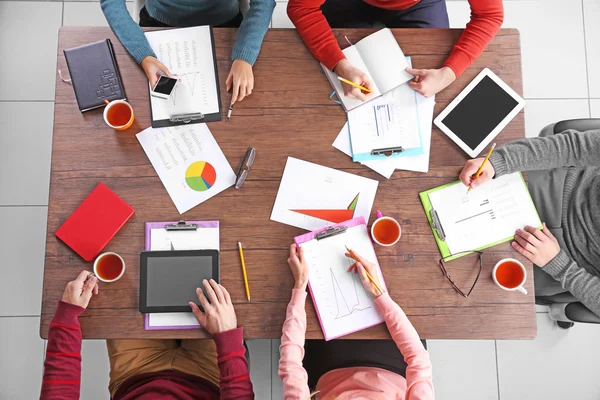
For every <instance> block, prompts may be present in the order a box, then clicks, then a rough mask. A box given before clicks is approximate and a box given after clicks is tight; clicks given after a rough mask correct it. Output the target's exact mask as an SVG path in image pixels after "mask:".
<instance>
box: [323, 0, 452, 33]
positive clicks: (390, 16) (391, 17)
mask: <svg viewBox="0 0 600 400" xmlns="http://www.w3.org/2000/svg"><path fill="white" fill-rule="evenodd" d="M321 11H322V12H323V15H324V16H325V18H327V22H329V25H330V26H331V27H332V28H372V27H377V26H380V25H384V26H386V27H388V28H449V27H450V24H449V22H448V11H447V10H446V1H445V0H421V1H420V2H418V3H417V4H415V5H414V6H412V7H409V8H407V9H405V10H386V9H384V8H378V7H375V6H372V5H370V4H367V3H365V2H364V1H362V0H326V1H325V3H323V5H322V6H321Z"/></svg>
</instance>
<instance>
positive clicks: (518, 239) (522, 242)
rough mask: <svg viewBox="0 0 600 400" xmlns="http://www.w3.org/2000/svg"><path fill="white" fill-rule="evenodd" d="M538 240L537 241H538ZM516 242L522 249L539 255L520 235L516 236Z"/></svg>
mask: <svg viewBox="0 0 600 400" xmlns="http://www.w3.org/2000/svg"><path fill="white" fill-rule="evenodd" d="M536 240H537V239H536ZM515 241H516V242H517V243H518V244H520V245H521V247H522V248H523V249H525V250H527V251H528V252H529V253H531V254H535V253H537V249H536V248H535V246H534V245H532V244H531V243H530V242H528V241H527V240H525V239H524V238H522V237H521V236H520V235H515Z"/></svg>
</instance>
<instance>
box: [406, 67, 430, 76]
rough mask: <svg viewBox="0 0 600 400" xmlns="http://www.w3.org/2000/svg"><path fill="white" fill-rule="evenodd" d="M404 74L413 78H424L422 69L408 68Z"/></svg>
mask: <svg viewBox="0 0 600 400" xmlns="http://www.w3.org/2000/svg"><path fill="white" fill-rule="evenodd" d="M406 72H408V73H409V74H411V75H414V76H425V70H424V69H412V68H410V67H406Z"/></svg>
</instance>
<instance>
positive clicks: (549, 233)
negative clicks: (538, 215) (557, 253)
mask: <svg viewBox="0 0 600 400" xmlns="http://www.w3.org/2000/svg"><path fill="white" fill-rule="evenodd" d="M542 225H543V226H544V229H543V232H544V233H545V234H546V236H548V237H549V238H550V239H552V240H554V241H555V242H558V240H556V238H555V237H554V235H553V234H552V232H550V229H548V227H547V226H546V223H545V222H542Z"/></svg>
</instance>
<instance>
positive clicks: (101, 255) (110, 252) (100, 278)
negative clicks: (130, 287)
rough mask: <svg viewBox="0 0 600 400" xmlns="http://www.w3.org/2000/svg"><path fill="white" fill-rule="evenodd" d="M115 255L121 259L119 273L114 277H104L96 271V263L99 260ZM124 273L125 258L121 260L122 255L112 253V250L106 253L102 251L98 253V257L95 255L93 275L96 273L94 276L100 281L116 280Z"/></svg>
mask: <svg viewBox="0 0 600 400" xmlns="http://www.w3.org/2000/svg"><path fill="white" fill-rule="evenodd" d="M110 255H112V256H117V257H118V258H119V260H121V266H122V267H121V273H120V274H119V275H118V276H117V277H116V278H114V279H106V278H105V277H103V276H102V274H99V273H98V263H99V261H100V260H101V259H102V258H104V257H107V256H110ZM124 274H125V260H123V257H121V256H120V255H118V254H117V253H113V252H112V251H109V252H106V253H102V254H100V255H99V256H98V257H96V261H94V275H96V278H98V279H99V280H101V281H102V282H107V283H110V282H116V281H118V280H119V279H121V277H122V276H123V275H124Z"/></svg>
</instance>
